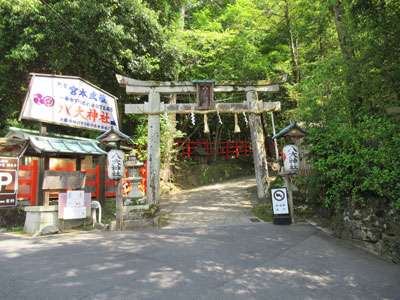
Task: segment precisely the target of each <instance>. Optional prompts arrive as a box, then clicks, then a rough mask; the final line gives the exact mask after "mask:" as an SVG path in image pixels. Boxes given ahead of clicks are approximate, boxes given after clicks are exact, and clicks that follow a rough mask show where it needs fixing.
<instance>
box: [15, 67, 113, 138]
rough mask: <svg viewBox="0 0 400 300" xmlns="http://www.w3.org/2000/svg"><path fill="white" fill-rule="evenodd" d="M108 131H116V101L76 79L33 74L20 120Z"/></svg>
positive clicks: (85, 82) (105, 93)
mask: <svg viewBox="0 0 400 300" xmlns="http://www.w3.org/2000/svg"><path fill="white" fill-rule="evenodd" d="M21 118H23V119H31V120H38V121H42V122H47V123H54V124H59V125H65V126H70V127H81V128H86V129H93V130H99V131H107V130H109V129H110V127H111V126H115V127H117V128H118V126H119V121H118V107H117V103H116V98H115V97H114V96H112V95H111V94H109V93H107V92H105V91H103V90H101V89H99V88H98V87H96V86H95V85H93V84H91V83H89V82H87V81H85V80H83V79H81V78H79V77H68V76H55V75H45V74H33V76H32V79H31V83H30V87H29V91H28V93H27V96H26V99H25V103H24V106H23V108H22V111H21V115H20V119H21Z"/></svg>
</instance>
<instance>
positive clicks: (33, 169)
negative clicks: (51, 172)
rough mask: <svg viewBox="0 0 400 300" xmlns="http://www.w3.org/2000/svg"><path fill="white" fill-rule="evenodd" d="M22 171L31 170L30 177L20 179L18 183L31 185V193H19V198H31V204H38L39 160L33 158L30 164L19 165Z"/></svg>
mask: <svg viewBox="0 0 400 300" xmlns="http://www.w3.org/2000/svg"><path fill="white" fill-rule="evenodd" d="M19 170H20V171H30V178H24V179H18V185H20V184H27V185H29V193H18V199H19V198H25V199H29V203H30V204H31V205H36V192H37V179H38V177H37V174H38V161H37V160H32V164H31V165H30V166H19Z"/></svg>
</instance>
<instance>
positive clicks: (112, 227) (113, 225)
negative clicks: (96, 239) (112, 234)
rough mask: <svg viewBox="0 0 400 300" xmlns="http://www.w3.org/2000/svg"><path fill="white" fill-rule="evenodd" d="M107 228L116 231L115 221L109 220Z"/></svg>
mask: <svg viewBox="0 0 400 300" xmlns="http://www.w3.org/2000/svg"><path fill="white" fill-rule="evenodd" d="M108 229H109V230H110V231H116V230H117V221H111V222H110V224H109V226H108Z"/></svg>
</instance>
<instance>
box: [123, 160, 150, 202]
mask: <svg viewBox="0 0 400 300" xmlns="http://www.w3.org/2000/svg"><path fill="white" fill-rule="evenodd" d="M125 166H126V168H127V169H128V178H126V181H128V182H129V184H130V185H131V190H130V191H129V193H128V194H127V195H125V196H124V199H125V200H124V205H133V204H144V202H145V200H144V198H143V194H142V193H141V192H140V191H139V185H140V182H141V181H142V176H141V175H140V168H141V167H143V166H144V164H143V163H142V162H140V161H138V160H137V159H136V155H135V153H133V152H131V153H130V154H129V156H128V160H127V162H126V163H125Z"/></svg>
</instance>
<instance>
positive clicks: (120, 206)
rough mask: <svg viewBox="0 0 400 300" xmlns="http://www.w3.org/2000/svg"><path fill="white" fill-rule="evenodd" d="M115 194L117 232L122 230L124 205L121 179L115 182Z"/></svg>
mask: <svg viewBox="0 0 400 300" xmlns="http://www.w3.org/2000/svg"><path fill="white" fill-rule="evenodd" d="M116 188H117V190H116V192H115V201H116V203H115V208H116V219H117V220H116V221H117V222H116V223H117V224H116V225H117V230H124V203H123V200H122V179H119V180H117V184H116Z"/></svg>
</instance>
